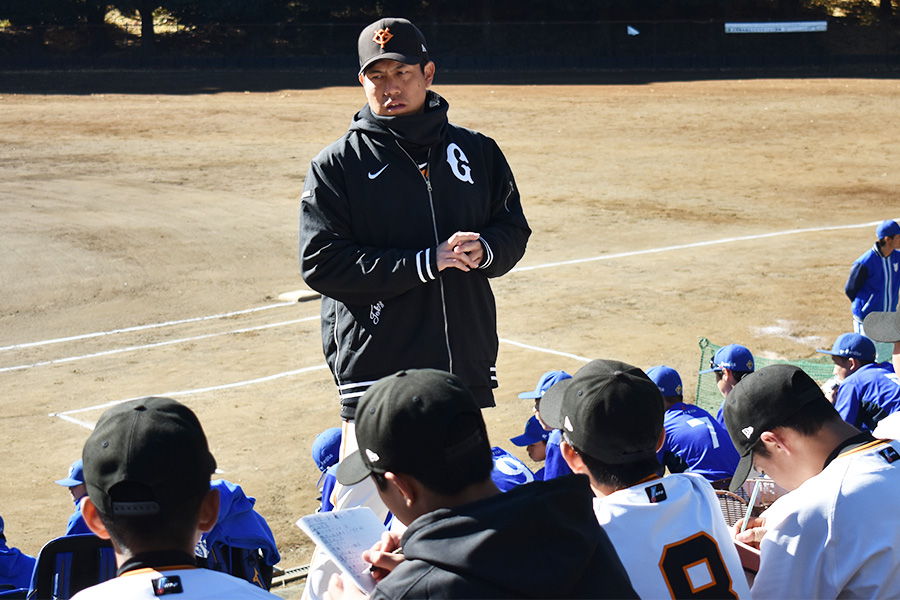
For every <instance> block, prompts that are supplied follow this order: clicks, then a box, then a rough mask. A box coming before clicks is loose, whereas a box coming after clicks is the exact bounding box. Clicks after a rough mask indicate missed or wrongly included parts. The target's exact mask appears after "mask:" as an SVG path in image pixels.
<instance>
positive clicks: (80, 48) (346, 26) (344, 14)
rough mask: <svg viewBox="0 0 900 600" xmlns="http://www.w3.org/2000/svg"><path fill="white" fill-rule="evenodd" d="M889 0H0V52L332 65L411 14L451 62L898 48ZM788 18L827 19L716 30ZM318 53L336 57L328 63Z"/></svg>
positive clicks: (589, 62) (884, 52) (600, 61)
mask: <svg viewBox="0 0 900 600" xmlns="http://www.w3.org/2000/svg"><path fill="white" fill-rule="evenodd" d="M896 2H900V0H640V1H638V0H556V1H554V2H548V1H546V0H478V1H473V0H457V1H455V2H453V3H449V2H445V3H438V2H436V1H434V0H380V1H375V2H371V1H370V2H359V1H354V0H114V1H101V0H3V1H2V2H0V61H2V60H3V59H10V58H16V57H18V58H22V57H25V58H27V59H41V58H48V57H83V58H84V57H88V58H104V57H106V58H122V57H132V58H134V57H140V58H143V59H149V58H157V59H159V58H164V57H182V58H184V57H194V58H203V57H205V58H215V57H220V58H222V57H268V58H279V57H281V58H284V59H290V58H291V57H307V58H308V59H310V60H321V61H325V62H324V63H323V66H329V65H330V66H338V65H340V66H343V63H344V62H347V61H349V60H352V58H353V57H354V56H355V46H356V36H357V35H358V33H359V31H360V29H361V28H362V27H363V26H365V25H366V24H368V23H369V22H371V21H373V20H375V19H376V18H378V17H381V16H385V15H393V16H404V17H407V18H409V19H411V20H412V21H413V22H415V23H417V24H418V25H419V26H420V28H422V29H423V31H424V33H425V35H426V38H428V39H429V44H430V45H431V46H432V50H433V53H434V54H435V55H436V56H439V57H441V58H442V59H449V60H450V61H456V63H457V65H458V66H475V67H478V66H486V67H496V66H509V67H513V68H514V67H517V66H528V64H529V59H528V57H532V58H534V57H556V58H559V57H560V56H564V57H566V58H567V60H568V63H564V64H566V65H568V66H573V67H578V66H603V65H604V64H606V63H605V62H604V61H607V62H608V61H609V60H614V62H615V63H616V64H615V65H611V66H627V61H628V60H638V61H640V59H641V57H644V58H646V57H651V58H652V59H653V61H654V65H655V66H660V64H659V63H662V65H663V66H664V65H665V63H666V61H667V60H672V61H674V62H678V58H679V57H681V58H684V57H686V56H694V57H696V56H701V55H703V56H706V57H707V60H708V57H710V56H717V55H720V56H730V57H732V60H734V57H740V56H744V57H749V56H755V57H766V56H770V57H771V56H779V57H782V60H789V59H790V58H791V57H793V58H802V59H804V60H807V61H808V60H809V59H811V58H815V57H819V58H821V57H829V56H832V57H834V56H841V57H848V56H869V57H871V56H876V55H877V56H881V57H898V56H900V41H898V31H900V27H898V25H900V22H898V21H900V20H898V17H897V10H898V7H897V6H896V5H895V3H896ZM797 20H803V21H807V20H825V21H827V22H828V32H827V34H819V33H803V34H785V35H746V34H743V35H729V36H725V34H724V31H723V28H724V27H723V26H724V23H725V22H728V21H754V22H760V21H797ZM634 32H637V33H638V35H635V33H634ZM312 57H317V58H312ZM329 57H332V58H334V59H336V60H337V63H334V64H330V63H328V62H327V59H328V58H329ZM498 61H501V62H500V63H499V65H498ZM503 61H505V62H503ZM623 61H625V64H624V65H623V64H622V63H623ZM8 62H9V61H8V60H7V63H8ZM532 62H533V61H532ZM539 62H540V61H539V60H538V63H539ZM889 62H891V61H889ZM893 62H894V64H896V61H895V60H894V61H893ZM569 63H571V64H569ZM2 64H3V63H0V65H2ZM556 64H559V63H556ZM537 66H540V65H537ZM709 66H717V65H715V64H712V65H709ZM721 66H726V65H721Z"/></svg>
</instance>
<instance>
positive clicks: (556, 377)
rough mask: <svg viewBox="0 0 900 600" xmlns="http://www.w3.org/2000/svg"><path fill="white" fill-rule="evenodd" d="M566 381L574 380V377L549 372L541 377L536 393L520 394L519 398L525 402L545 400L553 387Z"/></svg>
mask: <svg viewBox="0 0 900 600" xmlns="http://www.w3.org/2000/svg"><path fill="white" fill-rule="evenodd" d="M564 379H572V376H571V375H569V374H568V373H566V372H565V371H547V372H546V373H544V374H543V375H541V378H540V379H539V380H538V384H537V387H536V388H534V391H531V392H522V393H521V394H519V398H522V399H523V400H537V399H538V398H543V397H544V394H545V393H546V392H547V390H549V389H550V387H551V386H552V385H554V384H556V383H559V382H560V381H563V380H564Z"/></svg>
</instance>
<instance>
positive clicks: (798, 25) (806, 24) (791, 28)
mask: <svg viewBox="0 0 900 600" xmlns="http://www.w3.org/2000/svg"><path fill="white" fill-rule="evenodd" d="M827 30H828V21H787V22H783V23H725V33H806V32H811V31H827Z"/></svg>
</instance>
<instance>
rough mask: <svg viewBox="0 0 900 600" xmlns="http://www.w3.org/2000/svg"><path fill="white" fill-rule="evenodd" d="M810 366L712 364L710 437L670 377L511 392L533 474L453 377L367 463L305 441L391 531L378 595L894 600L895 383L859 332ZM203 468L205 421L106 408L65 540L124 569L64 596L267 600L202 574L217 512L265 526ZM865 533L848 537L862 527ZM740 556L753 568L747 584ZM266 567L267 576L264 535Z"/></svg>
mask: <svg viewBox="0 0 900 600" xmlns="http://www.w3.org/2000/svg"><path fill="white" fill-rule="evenodd" d="M820 352H823V353H826V354H830V355H831V356H832V358H833V361H834V364H835V368H834V374H835V377H836V379H837V380H838V384H839V385H838V386H833V385H832V384H831V383H827V384H826V385H824V386H820V385H819V384H818V383H816V382H815V381H814V380H812V379H811V378H810V377H809V376H808V375H807V374H806V373H804V372H803V371H802V370H801V369H800V368H798V367H796V366H792V365H788V364H778V365H772V366H768V367H765V368H762V369H758V370H757V369H755V368H754V364H753V363H754V361H753V357H752V354H751V353H750V351H749V350H748V349H747V348H745V347H743V346H739V345H736V344H731V345H729V346H724V347H722V348H720V349H719V350H718V351H717V352H716V354H715V356H714V358H713V359H712V361H711V364H710V368H709V369H708V371H709V372H715V373H716V379H717V383H718V386H719V389H720V391H722V394H723V396H724V401H723V403H722V406H721V408H720V411H719V415H718V418H717V417H714V416H713V415H711V414H710V413H708V412H706V411H705V410H703V409H701V408H700V407H698V406H696V405H694V404H690V403H686V402H684V398H683V395H682V387H683V384H682V381H681V377H680V376H679V374H678V373H677V372H676V371H675V370H674V369H672V368H670V367H667V366H665V365H658V366H654V367H652V368H649V369H647V370H646V371H644V370H642V369H640V368H638V367H635V366H632V365H629V364H626V363H623V362H620V361H615V360H594V361H591V362H589V363H587V364H586V365H584V366H583V367H582V368H581V369H579V370H578V371H577V372H576V373H575V374H574V375H570V374H568V373H566V372H564V371H550V372H547V373H545V374H544V375H543V376H542V377H541V378H540V380H539V382H538V384H537V386H536V388H535V389H534V390H529V391H527V392H523V393H522V394H520V397H521V398H524V399H528V400H533V401H534V415H533V416H532V417H530V418H529V420H528V422H527V423H526V427H525V431H524V432H523V433H522V435H520V436H516V437H514V438H512V439H511V440H510V441H511V442H512V443H513V444H515V445H517V446H522V447H525V448H526V451H527V453H528V455H529V457H530V458H531V459H532V460H533V461H535V462H540V461H543V462H544V467H543V468H542V469H541V470H539V471H537V472H536V473H533V472H532V471H531V470H530V469H528V467H527V466H525V464H524V463H522V461H520V460H519V459H518V458H516V457H515V456H513V455H512V454H510V453H509V452H507V451H505V450H503V449H501V448H499V447H497V446H493V445H492V444H491V443H490V441H489V439H488V435H487V428H486V426H485V422H484V419H483V417H482V413H481V409H480V408H479V407H478V404H477V402H476V401H475V400H474V398H473V397H472V395H471V393H470V392H469V391H468V389H467V388H466V387H465V385H463V384H462V382H461V381H460V380H459V379H458V378H457V377H455V376H453V375H451V374H449V373H445V372H441V371H435V370H429V369H420V370H408V371H401V372H398V373H396V374H394V375H392V376H390V377H386V378H384V379H382V380H380V381H379V382H377V383H376V384H375V385H373V386H372V388H371V389H370V390H369V391H368V392H367V393H366V394H365V395H364V396H363V398H362V399H361V401H360V405H359V410H358V411H357V418H356V431H355V435H356V439H357V442H358V447H359V450H357V451H355V452H354V453H352V454H350V455H349V456H347V457H346V458H345V459H344V460H342V461H340V462H339V463H337V461H336V458H337V448H338V446H339V444H340V429H339V428H332V429H330V430H328V431H326V432H323V434H322V435H320V436H319V437H318V438H317V439H316V442H315V443H314V446H313V457H314V459H315V460H316V463H317V465H318V466H319V468H320V469H321V470H322V475H323V477H322V479H320V484H324V493H323V496H322V499H323V507H322V510H328V509H329V508H330V506H328V500H329V496H330V494H329V493H328V486H329V485H331V483H333V482H334V481H338V482H340V483H341V484H342V485H354V484H357V483H359V482H360V481H363V480H364V479H367V478H371V479H372V480H373V481H374V483H375V487H376V488H377V491H378V495H379V496H380V498H381V500H382V501H383V502H384V504H385V506H387V508H388V509H389V510H390V514H391V516H392V523H391V526H390V528H389V529H387V530H386V531H385V533H384V535H383V537H382V539H381V540H380V541H378V542H377V543H375V545H374V546H372V548H371V549H369V550H368V551H366V552H365V553H364V558H365V560H366V561H367V562H368V563H370V564H371V565H372V567H371V571H372V575H373V576H374V577H375V579H376V580H377V582H378V583H377V585H376V586H375V588H374V590H373V591H372V592H371V594H370V596H371V597H378V598H405V597H408V598H413V597H438V596H439V597H445V598H450V597H456V598H473V597H479V598H511V597H542V598H551V597H555V598H588V597H590V598H594V597H597V598H629V597H641V598H658V597H677V598H681V597H693V596H703V597H738V598H749V597H751V594H752V597H757V598H775V597H777V598H785V597H815V598H837V597H872V598H874V597H889V596H896V595H897V594H898V593H900V556H898V554H897V551H896V549H897V548H900V514H898V513H897V511H893V510H890V509H889V507H890V499H891V498H894V497H896V494H897V491H898V490H900V443H898V442H896V441H894V440H893V439H882V438H881V437H880V435H879V436H876V435H873V433H872V432H873V430H874V431H875V433H876V434H878V429H879V428H880V427H881V426H882V423H885V424H886V423H888V422H890V419H888V417H889V416H890V415H892V414H894V413H895V412H896V411H897V408H898V406H900V384H898V383H897V377H896V375H895V374H894V372H893V368H892V367H891V365H889V364H878V363H876V362H875V346H874V344H873V343H872V341H871V340H869V339H868V338H865V337H863V336H861V335H859V334H844V335H842V336H840V337H839V338H838V339H837V341H836V342H835V343H834V346H833V347H832V349H831V350H820ZM895 357H896V358H900V343H897V344H895ZM889 384H892V385H893V387H891V385H889ZM889 437H893V436H889ZM160 448H165V450H164V451H162V454H161V450H160ZM214 469H215V459H214V458H213V457H212V454H211V453H210V452H209V449H208V445H207V441H206V438H205V435H204V433H203V431H202V428H201V426H200V423H199V421H198V420H197V418H196V416H195V415H194V414H193V413H192V412H191V411H190V410H189V409H188V408H187V407H185V406H184V405H182V404H180V403H178V402H177V401H175V400H171V399H165V398H148V399H142V400H136V401H131V402H128V403H124V404H122V405H119V406H117V407H114V408H112V409H110V410H109V411H107V413H105V414H104V415H103V416H102V417H101V419H100V421H99V422H98V425H97V428H96V429H95V430H94V432H93V433H92V434H91V436H90V438H89V439H88V441H87V442H86V444H85V449H84V462H83V463H81V461H76V463H75V464H73V466H72V468H71V469H70V472H69V474H68V477H67V478H65V479H62V480H59V481H58V482H57V483H59V484H60V485H64V486H66V487H69V488H70V490H71V489H72V488H73V487H76V486H73V485H71V484H76V485H77V486H83V489H78V490H76V491H73V499H75V500H76V503H77V504H78V506H79V510H78V511H76V514H75V515H73V518H72V520H71V521H70V526H73V527H74V526H82V525H83V526H85V527H86V528H87V529H88V530H89V531H91V532H93V533H96V534H97V535H101V536H103V537H109V538H110V539H111V541H112V543H113V546H114V548H115V549H116V552H117V559H118V561H119V572H118V577H116V578H115V579H113V580H110V581H107V582H105V583H102V584H100V585H98V586H94V587H92V588H88V589H86V590H84V591H82V592H80V593H79V594H78V595H77V596H76V598H78V600H83V599H90V598H94V597H96V598H106V597H110V596H116V597H122V598H128V597H145V595H146V593H148V590H149V591H154V590H157V591H158V590H162V589H166V590H170V591H168V592H166V593H173V594H182V595H181V596H179V597H182V598H194V597H211V596H209V594H210V593H214V594H218V595H219V596H220V597H233V598H250V597H271V595H269V593H268V592H267V591H265V589H264V588H266V587H267V585H256V586H254V585H253V584H252V583H249V582H247V581H242V580H241V579H239V578H236V577H233V576H231V575H228V574H225V573H216V572H215V571H213V570H210V569H197V568H196V567H197V566H198V557H202V555H203V551H199V550H202V548H204V547H205V546H206V545H207V544H211V543H212V541H213V540H212V537H215V534H214V532H215V531H216V530H215V527H216V523H217V522H218V523H219V524H220V528H221V526H223V524H224V523H227V522H228V520H229V518H228V513H229V510H231V509H230V508H229V507H231V506H234V508H235V511H236V512H235V514H243V515H244V516H245V517H246V516H247V515H248V514H249V515H256V516H254V517H253V518H254V519H259V520H261V521H262V525H264V526H265V520H264V519H262V517H259V516H258V515H257V514H256V513H255V511H253V510H252V507H253V503H252V499H249V502H248V500H247V498H246V497H244V496H243V493H242V492H241V491H240V489H239V488H238V487H237V486H234V485H233V484H229V483H228V482H225V481H223V480H217V481H213V482H212V483H211V482H210V476H211V475H212V474H213V472H214ZM760 476H767V477H770V478H771V479H772V480H773V481H774V483H776V484H778V486H780V487H781V488H783V489H784V490H785V491H786V492H788V493H786V494H785V495H784V496H782V497H781V498H779V499H777V500H776V501H775V502H774V503H773V504H772V505H771V506H770V507H769V508H768V509H767V510H766V511H765V512H763V513H762V514H761V515H759V516H754V517H749V515H750V512H748V513H747V514H748V518H746V519H740V520H738V522H737V523H734V524H733V525H732V526H731V527H730V528H729V526H728V524H726V522H725V520H724V518H723V515H722V511H721V508H720V504H719V501H718V500H717V497H716V493H715V490H714V487H713V485H711V483H717V484H718V487H722V486H725V487H728V488H730V489H731V490H732V491H735V490H739V489H741V487H742V486H743V485H744V483H745V481H746V480H747V479H748V477H754V478H757V477H760ZM329 480H330V481H331V483H329ZM81 492H83V493H84V495H85V497H84V498H80V497H79V498H75V496H76V495H78V493H81ZM876 516H877V525H876V524H875V523H874V521H873V526H872V527H871V528H868V529H867V531H866V535H864V536H861V535H860V530H859V526H860V519H861V518H865V519H873V518H875V517H876ZM79 520H80V521H81V523H80V524H79V523H77V521H79ZM73 522H76V523H73ZM0 523H2V521H0ZM239 529H240V527H238V530H239ZM264 529H265V530H267V531H268V527H267V526H265V527H264ZM220 534H221V532H220ZM230 535H232V536H234V535H235V534H234V533H233V532H232V533H231V534H230ZM211 536H212V537H211ZM0 542H2V546H3V547H2V548H0V556H2V557H4V558H6V557H10V560H8V561H6V562H4V563H3V564H4V567H3V568H4V569H5V571H0V576H9V571H10V567H9V566H6V565H7V564H13V561H18V562H19V563H20V567H21V563H22V561H24V560H25V559H24V558H23V555H21V553H18V555H16V552H14V549H9V548H7V547H6V545H5V538H2V525H0ZM198 542H199V544H198ZM744 546H749V547H750V548H752V549H755V550H756V551H757V552H758V554H757V556H758V567H757V566H755V567H754V569H753V571H754V572H753V573H748V571H747V570H746V569H745V565H746V563H745V562H744V563H742V558H741V554H740V553H739V548H741V547H744ZM548 547H552V548H553V552H547V548H548ZM268 550H269V552H270V554H269V556H270V558H272V563H273V564H274V562H277V557H278V554H277V549H276V548H275V544H274V539H271V532H269V541H268ZM200 562H202V561H200ZM21 570H22V571H26V570H27V569H25V568H22V569H21ZM20 577H21V576H20ZM2 583H5V581H4V580H2V579H0V584H2ZM20 583H21V581H19V582H18V584H20ZM266 583H267V582H266ZM20 587H21V586H20ZM327 589H328V592H327V595H328V597H330V598H332V600H338V599H339V598H352V597H361V596H363V595H364V594H363V592H361V591H360V590H359V589H357V588H356V587H355V586H353V585H351V584H349V583H348V582H347V581H346V580H344V579H342V578H341V577H340V576H337V575H334V576H332V577H331V578H330V580H329V581H328V588H327ZM154 594H156V592H154ZM203 594H206V596H203ZM157 595H158V594H157Z"/></svg>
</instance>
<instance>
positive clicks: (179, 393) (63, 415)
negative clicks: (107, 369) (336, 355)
mask: <svg viewBox="0 0 900 600" xmlns="http://www.w3.org/2000/svg"><path fill="white" fill-rule="evenodd" d="M327 368H328V365H325V364H321V365H315V366H312V367H303V368H302V369H294V370H293V371H284V372H283V373H275V374H274V375H266V376H265V377H257V378H256V379H246V380H244V381H236V382H234V383H223V384H221V385H212V386H209V387H203V388H194V389H192V390H180V391H177V392H166V393H165V394H148V395H150V396H165V397H166V398H176V397H180V396H192V395H194V394H202V393H205V392H215V391H218V390H228V389H232V388H238V387H244V386H245V385H254V384H257V383H265V382H267V381H274V380H276V379H281V378H282V377H290V376H291V375H300V374H302V373H309V372H310V371H318V370H321V369H327ZM146 397H147V395H143V396H135V397H134V398H125V399H124V400H113V401H112V402H106V403H104V404H96V405H94V406H87V407H85V408H75V409H72V410H65V411H62V412H58V413H50V414H49V416H51V417H59V418H60V419H63V420H66V421H69V422H71V423H75V424H76V425H80V426H82V427H85V428H87V429H93V428H94V426H93V425H92V424H90V423H86V422H84V421H79V420H78V419H74V418H72V417H70V416H69V415H74V414H78V413H83V412H88V411H92V410H100V409H103V408H109V407H111V406H116V405H117V404H122V403H123V402H128V401H130V400H138V399H140V398H146Z"/></svg>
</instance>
